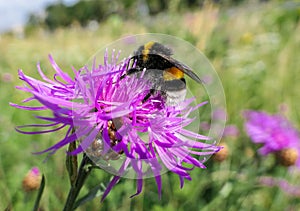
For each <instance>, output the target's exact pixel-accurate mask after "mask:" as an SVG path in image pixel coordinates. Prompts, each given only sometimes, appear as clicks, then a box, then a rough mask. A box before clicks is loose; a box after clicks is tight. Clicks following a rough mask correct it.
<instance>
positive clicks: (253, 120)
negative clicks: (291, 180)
mask: <svg viewBox="0 0 300 211" xmlns="http://www.w3.org/2000/svg"><path fill="white" fill-rule="evenodd" d="M244 117H245V119H246V123H245V129H246V132H247V134H248V135H249V137H250V138H251V140H252V141H253V142H254V143H256V144H262V145H263V146H262V147H261V148H260V150H259V152H260V153H261V154H262V155H267V154H269V153H277V154H278V155H279V154H281V155H282V156H281V157H286V156H283V155H284V154H286V153H283V152H286V150H287V149H293V150H292V151H293V155H294V156H293V160H297V161H296V164H297V166H298V167H300V159H299V156H298V155H299V152H300V139H299V134H298V131H297V130H296V129H295V128H294V127H293V126H292V125H291V123H290V122H289V121H288V120H287V119H286V118H284V117H283V116H281V115H278V114H275V115H270V114H267V113H265V112H262V111H246V112H245V113H244ZM288 151H289V152H290V150H288ZM295 155H296V159H295ZM287 159H289V161H287V162H288V163H289V164H290V163H291V161H290V157H288V158H287Z"/></svg>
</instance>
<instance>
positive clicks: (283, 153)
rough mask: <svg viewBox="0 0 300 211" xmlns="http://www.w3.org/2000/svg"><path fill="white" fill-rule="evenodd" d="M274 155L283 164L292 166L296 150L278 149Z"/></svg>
mask: <svg viewBox="0 0 300 211" xmlns="http://www.w3.org/2000/svg"><path fill="white" fill-rule="evenodd" d="M276 157H277V159H278V161H279V163H280V164H282V165H283V166H292V165H294V164H295V163H296V161H297V159H298V151H297V150H296V149H294V148H286V149H283V150H280V151H278V152H277V153H276Z"/></svg>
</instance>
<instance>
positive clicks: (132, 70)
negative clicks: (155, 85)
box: [120, 68, 141, 79]
mask: <svg viewBox="0 0 300 211" xmlns="http://www.w3.org/2000/svg"><path fill="white" fill-rule="evenodd" d="M140 71H141V69H140V68H130V69H129V70H127V72H126V73H125V74H124V75H122V76H121V78H120V79H123V78H125V77H126V76H127V75H131V74H134V73H137V72H140Z"/></svg>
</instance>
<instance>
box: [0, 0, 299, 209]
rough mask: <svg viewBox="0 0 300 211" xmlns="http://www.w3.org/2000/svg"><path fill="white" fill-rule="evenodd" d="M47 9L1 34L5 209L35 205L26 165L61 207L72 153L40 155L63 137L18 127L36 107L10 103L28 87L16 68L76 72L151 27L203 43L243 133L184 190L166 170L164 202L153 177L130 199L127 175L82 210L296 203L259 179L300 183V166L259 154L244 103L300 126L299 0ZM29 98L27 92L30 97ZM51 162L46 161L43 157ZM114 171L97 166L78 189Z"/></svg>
mask: <svg viewBox="0 0 300 211" xmlns="http://www.w3.org/2000/svg"><path fill="white" fill-rule="evenodd" d="M45 10H46V11H47V12H46V13H45V14H46V15H45V16H43V17H41V16H37V15H35V14H32V15H31V16H30V18H29V22H28V24H27V26H26V27H24V29H22V30H20V29H19V30H13V31H10V32H5V33H2V34H1V35H0V54H1V56H0V74H1V75H0V76H1V81H0V82H1V83H0V90H1V95H0V108H1V113H0V124H1V127H0V137H1V139H0V143H1V148H0V180H1V183H0V210H4V209H5V208H6V207H10V208H12V210H31V209H32V206H33V201H34V199H35V196H36V192H34V193H30V194H26V193H24V191H22V185H21V184H22V180H23V177H24V176H25V174H26V173H27V171H28V170H29V169H30V168H31V167H33V166H38V167H39V168H40V169H41V171H42V172H43V173H44V174H45V177H46V188H45V191H44V194H43V197H42V200H41V204H40V207H41V208H40V210H62V207H63V204H64V201H65V200H66V197H67V193H68V190H69V187H70V185H69V181H68V175H67V171H66V169H65V151H64V150H60V151H58V152H57V153H56V154H55V155H53V156H50V157H48V158H47V155H33V154H32V152H34V151H39V150H41V149H45V148H47V147H49V146H50V145H52V144H53V143H55V142H56V141H57V139H58V138H60V137H62V136H63V133H62V132H59V133H58V134H55V135H39V136H28V135H22V134H18V133H17V132H16V131H15V129H14V128H15V126H16V125H23V124H31V123H35V122H36V120H35V119H34V115H36V113H34V114H33V113H32V112H26V111H21V110H18V109H15V108H12V107H10V106H9V105H8V103H9V102H14V103H20V102H21V100H23V99H24V98H25V96H24V94H23V93H22V92H20V91H17V90H16V89H15V88H14V87H15V86H16V85H19V86H20V85H22V82H21V81H20V80H18V76H17V70H18V69H19V68H20V69H22V70H24V72H25V73H26V74H27V75H30V76H35V77H38V74H37V69H36V64H37V62H40V63H41V67H42V69H43V70H44V71H45V72H46V74H47V75H48V76H49V77H51V75H52V74H53V70H52V69H51V66H50V64H49V62H48V57H47V56H48V54H52V56H53V57H54V59H55V60H56V62H57V64H58V65H59V66H60V67H61V68H62V69H63V70H65V71H67V72H69V73H71V72H72V71H71V67H72V66H74V67H75V68H76V69H78V68H80V67H81V66H82V65H84V64H85V63H86V61H87V60H88V59H89V58H90V57H91V56H92V55H93V54H94V53H95V52H96V51H97V50H99V49H101V48H102V47H103V46H105V45H107V44H108V43H110V42H112V41H114V40H116V39H119V38H121V37H124V36H127V35H134V34H140V33H146V32H152V33H163V34H169V35H173V36H177V37H180V38H182V39H184V40H186V41H188V42H190V43H191V44H193V45H194V46H196V47H197V48H199V49H200V50H201V51H202V52H203V53H204V54H205V55H206V56H207V57H208V59H209V60H210V61H211V63H212V64H213V66H214V67H215V69H216V71H217V72H218V74H219V77H220V79H221V81H222V83H223V87H224V91H225V95H226V101H227V113H228V124H233V125H236V126H237V127H238V128H239V129H240V135H239V136H238V137H224V139H223V140H222V142H224V143H226V144H227V146H228V149H229V155H228V157H227V159H226V160H224V161H223V162H215V161H213V160H212V159H210V160H209V161H208V162H207V163H206V165H207V167H208V168H207V169H194V170H193V171H192V173H191V175H192V179H193V180H192V181H186V183H185V186H184V188H183V189H180V188H179V180H178V178H177V176H176V175H172V174H170V173H169V174H165V175H163V189H162V199H161V200H159V198H158V196H157V188H156V185H155V182H154V179H147V180H146V182H145V185H144V190H143V193H142V194H141V195H139V196H137V197H135V198H133V199H130V198H129V196H130V195H132V194H134V193H135V181H134V180H129V179H128V180H126V179H124V180H121V182H120V183H119V184H118V185H117V186H116V187H114V188H113V190H112V191H111V193H110V194H109V196H108V197H107V199H106V200H105V201H104V202H103V203H101V204H100V202H99V201H100V197H101V196H99V197H96V198H94V199H93V200H92V201H89V202H87V203H86V204H85V205H83V206H82V207H81V208H78V210H117V209H118V210H155V211H160V210H164V211H169V210H170V211H171V210H221V209H222V210H299V209H300V199H299V197H300V195H299V194H298V195H297V194H287V193H286V192H285V191H283V190H281V189H280V188H278V187H266V186H263V185H261V184H259V183H258V179H259V178H260V177H261V176H272V177H275V178H283V179H286V180H287V181H288V182H289V183H290V184H292V185H295V187H296V188H297V187H299V189H300V183H299V181H300V172H299V170H295V169H293V168H285V167H282V166H278V165H277V164H276V162H275V160H274V158H273V157H272V156H268V157H264V158H261V157H260V156H259V155H258V154H257V148H258V147H257V146H255V145H253V144H252V143H251V141H250V140H249V138H247V136H246V135H245V132H244V130H243V118H242V116H241V112H242V111H243V110H244V109H257V110H265V111H268V112H270V113H276V112H281V113H283V114H284V115H285V116H286V117H287V118H288V119H290V120H291V121H292V122H293V124H294V125H295V127H296V128H299V126H300V109H299V102H300V101H299V99H300V92H299V90H300V83H299V81H300V74H299V73H300V69H299V67H300V59H299V58H300V36H299V34H300V22H299V18H300V3H299V2H296V1H287V2H286V1H241V0H240V1H230V0H225V1H214V2H210V1H197V0H173V1H158V0H157V1H156V0H147V1H146V0H145V1H133V0H126V1H81V2H79V3H76V4H74V5H70V6H65V5H63V4H53V5H49V6H48V7H47V8H45ZM26 97H28V96H26ZM46 158H47V160H46V161H45V162H44V160H45V159H46ZM110 178H111V176H110V175H109V174H108V173H106V172H102V171H94V172H93V173H92V175H91V176H90V177H89V179H88V181H87V183H86V186H84V188H83V189H82V191H81V195H83V194H85V193H87V192H88V190H89V189H91V188H93V187H94V186H96V185H99V184H100V183H102V182H103V183H104V184H107V183H108V181H109V179H110Z"/></svg>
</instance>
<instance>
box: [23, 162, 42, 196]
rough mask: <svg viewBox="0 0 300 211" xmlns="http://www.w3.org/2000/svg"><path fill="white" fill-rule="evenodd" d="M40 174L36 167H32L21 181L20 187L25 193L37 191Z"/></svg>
mask: <svg viewBox="0 0 300 211" xmlns="http://www.w3.org/2000/svg"><path fill="white" fill-rule="evenodd" d="M41 179H42V177H41V172H40V170H39V169H38V168H37V167H33V168H32V169H31V170H30V171H28V173H27V174H26V176H25V177H24V179H23V182H22V187H23V190H24V191H26V192H31V191H33V190H37V189H39V187H40V184H41Z"/></svg>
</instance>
